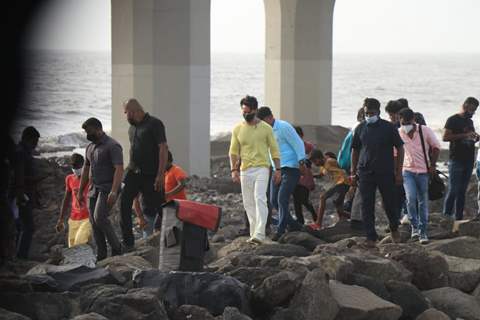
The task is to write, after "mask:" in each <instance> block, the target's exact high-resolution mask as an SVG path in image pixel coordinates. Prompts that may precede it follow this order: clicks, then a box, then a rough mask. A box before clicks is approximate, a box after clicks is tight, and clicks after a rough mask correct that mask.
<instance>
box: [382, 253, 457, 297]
mask: <svg viewBox="0 0 480 320" xmlns="http://www.w3.org/2000/svg"><path fill="white" fill-rule="evenodd" d="M380 252H381V253H382V254H383V255H385V256H386V257H388V258H390V259H392V260H395V261H398V262H400V263H401V264H402V265H403V266H404V267H405V268H406V269H408V270H409V271H410V272H411V273H412V283H413V284H414V285H415V286H416V287H417V288H418V289H420V290H429V289H434V288H439V287H444V286H448V272H449V271H448V270H449V267H448V264H447V262H446V261H445V259H444V258H443V257H441V256H439V255H436V254H433V253H431V252H429V251H427V250H425V249H424V248H423V247H421V246H418V245H406V244H392V245H386V246H383V247H381V248H380ZM407 282H408V281H407Z"/></svg>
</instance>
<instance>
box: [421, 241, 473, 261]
mask: <svg viewBox="0 0 480 320" xmlns="http://www.w3.org/2000/svg"><path fill="white" fill-rule="evenodd" d="M425 248H426V249H427V250H430V251H433V250H435V251H440V252H442V253H444V254H446V255H449V256H454V257H459V258H467V259H480V239H477V238H473V237H458V238H453V239H445V240H439V241H435V242H432V243H430V244H428V245H426V246H425Z"/></svg>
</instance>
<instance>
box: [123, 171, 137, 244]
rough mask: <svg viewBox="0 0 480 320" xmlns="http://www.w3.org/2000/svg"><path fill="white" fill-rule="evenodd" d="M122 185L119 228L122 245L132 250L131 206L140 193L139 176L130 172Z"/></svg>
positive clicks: (133, 241)
mask: <svg viewBox="0 0 480 320" xmlns="http://www.w3.org/2000/svg"><path fill="white" fill-rule="evenodd" d="M124 184H125V185H124V187H123V189H122V195H121V199H120V227H121V229H122V239H123V244H124V245H125V247H127V248H132V247H133V245H134V243H135V239H134V237H133V229H132V228H133V224H132V204H133V199H135V197H136V196H137V195H138V193H139V192H140V187H141V180H140V175H138V174H135V173H133V172H131V171H129V172H127V174H126V175H125V179H124Z"/></svg>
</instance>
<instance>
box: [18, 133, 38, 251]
mask: <svg viewBox="0 0 480 320" xmlns="http://www.w3.org/2000/svg"><path fill="white" fill-rule="evenodd" d="M39 138H40V133H39V132H38V131H37V129H35V128H34V127H27V128H25V130H23V132H22V139H21V141H20V143H19V144H18V145H17V148H16V150H15V164H14V166H15V194H16V200H17V206H18V215H19V220H20V230H19V237H18V247H17V257H18V258H21V259H27V258H28V253H29V251H30V245H31V244H32V238H33V233H34V231H35V227H34V222H33V207H34V204H35V203H36V198H35V197H36V193H37V192H36V191H37V190H36V185H37V182H38V180H39V179H38V176H37V172H36V166H35V163H34V159H33V152H34V150H35V148H36V147H37V145H38V139H39Z"/></svg>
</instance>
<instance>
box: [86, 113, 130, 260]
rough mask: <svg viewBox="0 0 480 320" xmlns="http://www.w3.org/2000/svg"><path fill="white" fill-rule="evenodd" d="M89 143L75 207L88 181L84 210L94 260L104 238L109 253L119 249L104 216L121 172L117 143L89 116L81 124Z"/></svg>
mask: <svg viewBox="0 0 480 320" xmlns="http://www.w3.org/2000/svg"><path fill="white" fill-rule="evenodd" d="M82 128H83V130H85V132H86V133H87V139H88V140H89V141H91V143H90V144H89V145H88V146H87V149H86V151H85V158H86V161H85V164H84V165H83V169H82V177H81V179H80V187H79V189H78V193H77V200H78V207H82V203H83V202H84V201H86V200H85V197H84V191H85V188H86V187H87V184H88V182H89V181H90V187H89V192H88V203H87V206H88V211H89V216H90V223H91V224H92V228H93V237H94V239H95V243H96V244H97V261H100V260H103V259H105V258H106V257H107V241H108V243H109V244H110V247H111V248H112V256H115V255H119V254H121V253H122V247H121V244H120V241H119V240H118V238H117V235H116V234H115V231H114V230H113V226H112V224H111V223H110V220H109V219H108V214H109V212H110V210H111V209H112V207H113V205H114V204H115V202H116V201H117V197H118V192H119V191H120V184H121V182H122V176H123V153H122V147H121V146H120V144H119V143H118V142H117V141H115V140H114V139H112V138H111V137H109V136H108V135H107V134H105V132H104V131H103V129H102V123H101V122H100V120H98V119H96V118H89V119H88V120H87V121H85V122H84V123H83V125H82Z"/></svg>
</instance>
